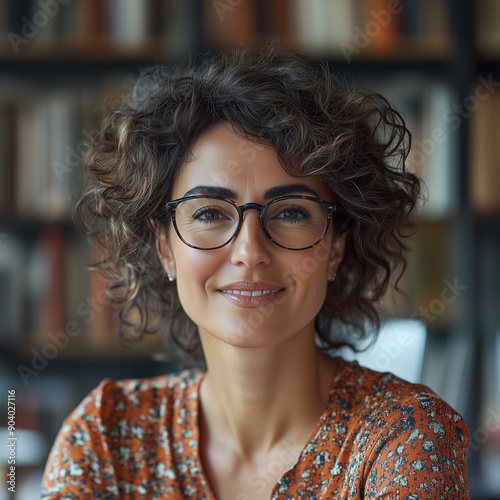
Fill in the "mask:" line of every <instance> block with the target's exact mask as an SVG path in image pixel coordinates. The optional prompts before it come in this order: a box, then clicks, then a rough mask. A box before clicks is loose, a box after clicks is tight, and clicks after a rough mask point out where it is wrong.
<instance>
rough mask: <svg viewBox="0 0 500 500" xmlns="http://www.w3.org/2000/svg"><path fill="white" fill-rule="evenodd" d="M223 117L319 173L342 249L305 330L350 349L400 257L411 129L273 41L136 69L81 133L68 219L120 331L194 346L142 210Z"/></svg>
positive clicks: (408, 201) (291, 164) (367, 95)
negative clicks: (125, 90)
mask: <svg viewBox="0 0 500 500" xmlns="http://www.w3.org/2000/svg"><path fill="white" fill-rule="evenodd" d="M223 122H225V123H229V124H231V125H232V126H233V127H234V128H235V130H237V131H238V133H241V134H242V136H244V137H246V138H248V139H250V140H252V141H254V142H256V143H260V144H267V145H272V146H273V147H274V149H275V150H276V153H277V156H278V158H279V161H280V163H281V165H282V166H283V168H284V169H285V171H287V172H288V173H289V174H291V175H293V176H309V175H313V176H317V177H319V178H320V179H322V180H323V182H324V183H325V185H326V187H327V189H328V191H329V193H330V195H331V197H332V200H335V203H337V204H338V205H340V206H341V207H342V209H343V213H344V214H345V217H344V220H343V221H342V224H341V225H342V227H340V228H339V227H337V230H338V231H341V232H343V231H346V230H348V233H347V238H346V248H345V256H344V259H343V261H342V263H341V264H340V266H339V268H338V270H337V279H336V280H335V281H334V282H332V283H329V284H328V291H327V296H326V299H325V302H324V304H323V307H322V309H321V311H320V312H319V314H318V316H317V317H316V320H315V328H316V332H317V340H318V344H319V345H320V346H321V347H322V348H323V349H325V350H329V349H331V348H337V347H340V346H343V345H349V346H351V347H352V348H353V349H356V345H357V344H359V341H360V340H362V339H364V338H365V337H367V336H368V333H367V328H366V326H367V324H372V325H374V326H375V327H376V328H375V330H376V329H378V326H379V325H380V314H379V312H378V310H377V307H376V302H377V301H378V300H379V299H380V298H381V297H382V295H383V294H384V292H385V291H386V289H387V287H388V285H389V283H390V281H391V280H392V277H393V274H394V273H396V274H395V276H396V278H397V279H396V284H397V283H398V281H399V279H400V278H401V276H402V274H403V272H404V270H405V268H406V265H407V262H406V258H405V253H406V251H407V250H408V247H407V244H406V243H405V238H406V237H407V236H409V234H410V232H409V230H410V229H411V227H412V222H411V218H410V215H411V214H412V212H414V210H415V208H416V206H417V203H418V198H419V194H420V180H419V179H418V178H417V177H416V176H415V175H413V174H412V173H411V172H409V171H408V169H407V167H406V161H407V156H408V152H409V148H410V143H411V137H410V133H409V131H408V129H407V128H406V126H405V123H404V120H403V118H402V116H401V115H400V114H399V113H398V112H397V111H396V109H395V108H394V107H393V106H392V105H391V104H390V103H389V102H388V101H387V100H386V99H385V98H384V97H383V96H382V95H381V94H379V93H377V92H374V91H372V90H361V89H355V88H354V87H353V86H352V85H351V84H350V83H349V82H348V81H347V80H346V81H344V80H341V79H340V78H339V77H337V76H335V75H334V74H333V73H332V71H331V69H330V68H329V66H328V64H327V62H326V61H324V60H320V61H312V60H308V59H307V58H305V57H303V56H301V55H298V54H296V53H294V52H292V51H290V50H287V49H285V48H283V47H282V46H281V45H279V43H276V42H274V41H268V42H266V43H264V44H259V45H256V46H252V47H244V48H238V49H231V50H227V51H222V52H218V53H211V54H208V55H204V56H203V57H202V59H201V61H198V62H196V63H190V64H188V65H180V66H177V67H176V68H169V67H161V66H156V67H152V68H149V69H147V70H145V71H144V72H143V74H142V75H141V77H140V78H139V79H138V81H137V83H136V85H135V87H134V90H133V92H131V93H130V95H129V96H128V97H127V99H126V100H124V102H123V103H122V104H121V105H120V106H119V107H118V108H117V109H114V110H112V111H110V112H109V113H108V114H107V115H106V116H105V117H104V118H103V121H102V126H101V129H100V132H99V133H98V134H97V135H96V136H95V137H94V138H93V140H92V141H91V144H90V145H89V146H90V149H89V155H88V158H87V161H86V167H87V173H88V181H87V184H86V186H85V188H84V192H83V195H82V197H81V199H80V200H79V202H78V204H77V207H76V210H75V214H74V215H75V222H76V223H77V226H78V227H79V228H80V229H81V230H83V232H84V233H85V234H86V235H87V236H88V237H89V238H90V240H91V241H92V242H94V243H97V244H98V245H99V246H100V247H101V248H102V249H103V251H104V259H103V260H102V261H101V262H100V263H98V265H97V267H98V268H99V269H100V271H101V272H103V273H104V274H105V276H106V277H107V279H108V280H109V282H110V287H109V297H110V299H111V300H112V301H113V302H114V303H115V304H116V305H118V308H119V318H120V330H121V332H122V337H123V338H130V335H131V336H132V337H135V338H140V337H142V335H143V334H144V333H152V332H155V331H159V330H161V331H167V332H169V339H170V340H171V341H173V345H174V346H178V347H180V348H181V349H182V351H183V352H184V353H186V354H191V355H193V354H194V355H196V354H199V353H200V352H201V349H200V342H199V338H198V332H197V327H196V325H195V324H194V323H193V322H192V321H191V320H190V319H189V318H188V316H187V315H186V314H185V312H184V311H183V309H182V307H181V304H180V302H179V298H178V295H177V291H176V286H175V284H170V283H169V282H168V281H166V280H165V277H164V271H163V268H162V265H161V262H160V259H159V256H158V252H157V233H156V229H157V227H156V228H155V224H154V222H152V221H154V220H158V218H159V217H161V214H162V213H163V208H164V206H165V204H166V203H167V202H168V201H169V200H170V199H171V193H172V187H173V185H174V181H175V179H176V176H177V174H178V172H179V169H180V167H181V165H182V164H183V162H184V161H185V160H186V159H187V158H188V157H189V155H190V152H191V148H192V146H193V145H194V143H195V142H196V140H197V139H198V138H199V137H200V136H201V135H202V134H203V133H204V132H205V131H207V130H208V129H209V128H210V127H213V126H214V125H216V124H219V123H223ZM167 229H168V227H167ZM396 287H397V285H396ZM334 324H335V325H334ZM129 330H130V331H129ZM130 332H131V333H130Z"/></svg>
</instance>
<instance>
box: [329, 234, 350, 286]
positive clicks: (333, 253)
mask: <svg viewBox="0 0 500 500" xmlns="http://www.w3.org/2000/svg"><path fill="white" fill-rule="evenodd" d="M348 232H349V231H344V232H343V233H342V234H339V235H335V236H334V237H333V240H332V246H331V249H330V257H329V261H328V279H329V280H330V279H331V278H332V277H333V276H334V275H335V273H336V272H337V269H338V267H339V265H340V263H341V262H342V259H343V258H344V252H345V244H346V239H347V234H348Z"/></svg>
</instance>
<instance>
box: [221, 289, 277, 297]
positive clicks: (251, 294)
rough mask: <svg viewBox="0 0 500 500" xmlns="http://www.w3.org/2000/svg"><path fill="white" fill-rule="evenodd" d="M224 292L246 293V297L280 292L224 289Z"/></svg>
mask: <svg viewBox="0 0 500 500" xmlns="http://www.w3.org/2000/svg"><path fill="white" fill-rule="evenodd" d="M222 291H223V292H224V293H232V294H234V295H244V296H246V297H257V296H259V295H268V294H269V293H274V292H279V290H255V291H253V292H250V291H245V290H222Z"/></svg>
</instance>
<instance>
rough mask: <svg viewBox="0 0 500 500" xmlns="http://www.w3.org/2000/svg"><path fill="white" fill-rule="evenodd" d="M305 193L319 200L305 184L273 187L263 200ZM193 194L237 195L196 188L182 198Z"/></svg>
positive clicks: (220, 190) (212, 188) (228, 196)
mask: <svg viewBox="0 0 500 500" xmlns="http://www.w3.org/2000/svg"><path fill="white" fill-rule="evenodd" d="M304 193H307V194H309V195H311V196H315V197H316V198H319V195H318V193H316V191H314V190H313V189H311V188H310V187H309V186H306V185H305V184H283V185H281V186H274V187H272V188H269V189H266V190H265V191H264V195H263V198H264V200H269V199H271V198H278V197H279V196H287V195H290V194H304ZM194 194H203V195H205V196H222V197H224V198H230V199H232V200H236V199H237V198H238V195H237V194H236V193H235V192H234V191H233V190H232V189H228V188H225V187H221V186H196V187H194V188H192V189H190V190H189V191H186V193H185V194H184V196H191V195H194Z"/></svg>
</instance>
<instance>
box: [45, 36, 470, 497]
mask: <svg viewBox="0 0 500 500" xmlns="http://www.w3.org/2000/svg"><path fill="white" fill-rule="evenodd" d="M408 149H409V132H408V130H407V128H406V127H405V124H404V122H403V120H402V118H401V116H400V115H399V114H398V113H397V112H396V111H395V110H394V109H393V108H392V107H391V105H390V104H389V103H388V102H387V101H386V100H385V99H384V98H383V97H382V96H380V95H379V94H377V93H375V92H369V91H363V92H361V91H356V90H353V89H351V88H349V86H347V85H346V84H343V83H341V82H339V81H338V80H337V79H336V78H335V77H334V76H333V75H331V74H330V72H329V70H328V67H327V66H326V65H324V66H320V65H316V66H314V65H313V64H310V63H309V62H308V61H307V60H305V59H303V58H302V57H300V56H298V55H296V54H293V53H289V52H287V51H286V50H284V49H282V48H280V47H279V46H277V45H276V44H274V43H268V44H266V45H264V46H258V47H254V48H247V49H245V50H239V51H234V52H231V53H222V54H219V55H214V56H211V57H206V58H205V60H204V61H203V62H202V64H201V65H199V66H195V67H191V68H184V69H182V68H179V69H177V70H176V71H175V72H173V73H172V72H168V71H166V70H165V71H162V70H155V71H151V72H149V73H148V74H146V75H145V76H144V77H143V78H142V79H141V80H140V81H139V83H138V85H137V86H136V88H135V92H134V93H133V94H132V97H131V98H130V101H129V102H128V103H127V104H126V105H123V106H122V107H120V108H119V109H116V110H114V111H113V112H111V113H110V114H109V115H108V116H107V117H106V118H105V120H104V122H103V127H102V130H101V132H100V134H99V135H98V136H97V137H96V138H95V140H94V142H93V144H92V147H91V154H90V155H89V160H88V167H89V173H90V183H89V185H88V187H87V189H86V191H85V193H84V195H83V197H82V199H81V200H80V203H79V205H78V209H77V214H76V215H77V221H78V222H79V224H80V226H81V227H82V228H83V230H84V231H85V233H86V234H87V235H89V236H90V237H91V238H92V239H93V241H95V242H97V243H98V244H99V245H100V246H101V247H102V248H103V249H104V251H105V255H106V259H105V261H104V262H103V263H102V264H101V269H102V270H103V271H104V272H105V273H106V275H107V277H108V279H109V280H110V284H111V286H110V296H111V298H112V299H113V300H114V301H115V302H116V303H117V304H119V305H120V319H121V323H122V333H124V335H129V334H130V333H131V334H132V335H135V336H140V335H141V334H142V333H144V332H147V333H150V332H154V331H158V330H160V331H161V332H166V331H168V332H169V336H170V340H171V341H172V343H173V345H176V346H177V347H178V348H179V349H181V350H182V351H183V352H184V353H186V354H190V355H195V354H196V353H197V352H199V350H198V348H199V347H200V346H201V348H202V355H203V357H204V360H205V362H206V369H205V370H201V369H200V370H184V371H183V372H182V373H180V374H176V375H168V376H164V377H158V378H155V379H149V380H128V381H119V382H116V381H111V380H105V381H104V382H102V383H101V385H100V386H99V387H98V388H96V389H95V390H94V391H93V392H92V393H91V394H90V395H89V396H88V397H87V398H86V399H85V400H84V401H83V402H82V403H81V404H80V405H79V407H78V408H77V409H76V410H75V411H74V412H73V413H72V414H71V415H70V416H69V417H68V419H67V420H66V422H65V424H64V425H63V427H62V429H61V431H60V433H59V436H58V438H57V440H56V442H55V444H54V447H53V449H52V452H51V455H50V457H49V459H48V462H47V467H46V471H45V476H44V486H43V488H44V498H46V499H48V498H148V499H149V498H157V499H160V498H169V499H181V498H196V499H215V498H217V499H231V500H233V499H238V500H244V499H261V498H275V499H278V498H280V499H281V498H283V499H285V498H304V499H310V498H318V499H319V498H342V499H382V498H384V499H396V498H398V499H399V498H401V499H403V498H407V499H410V498H411V499H416V498H450V499H451V498H453V499H455V500H456V499H465V498H468V486H467V473H466V464H465V456H466V450H467V445H468V431H467V427H466V425H465V422H464V420H463V419H462V417H461V416H460V415H458V414H457V413H456V412H455V411H454V410H453V409H452V408H450V407H449V406H448V405H447V404H446V403H445V402H443V401H442V400H441V399H439V397H437V396H436V395H435V394H434V393H433V392H432V391H431V390H430V389H428V388H426V387H424V386H421V385H413V384H410V383H408V382H405V381H403V380H401V379H398V378H397V377H395V376H393V375H391V374H380V373H377V372H374V371H371V370H368V369H365V368H362V367H360V366H359V365H358V364H356V363H347V362H345V361H343V360H342V359H340V358H338V357H331V356H329V355H328V354H327V352H329V351H331V349H333V348H336V347H339V346H342V345H351V346H353V347H355V345H356V343H357V341H359V340H361V339H363V338H364V337H365V336H366V335H367V333H366V325H367V324H372V325H374V326H375V327H377V326H378V325H379V316H378V312H377V309H376V302H377V300H378V299H379V298H380V297H381V296H382V295H383V294H384V292H385V291H386V289H387V287H388V284H389V282H390V280H392V278H393V274H394V273H398V274H396V277H397V276H398V275H399V276H400V275H401V273H402V271H403V270H404V267H405V265H406V260H405V257H404V253H405V250H406V245H405V242H404V238H405V237H406V236H407V234H408V228H409V227H410V222H409V217H410V215H411V214H412V212H413V211H414V209H415V207H416V204H417V201H418V196H419V189H420V183H419V180H418V179H417V178H416V177H415V176H414V175H413V174H412V173H410V172H408V170H407V168H406V166H405V161H406V157H407V154H408Z"/></svg>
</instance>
